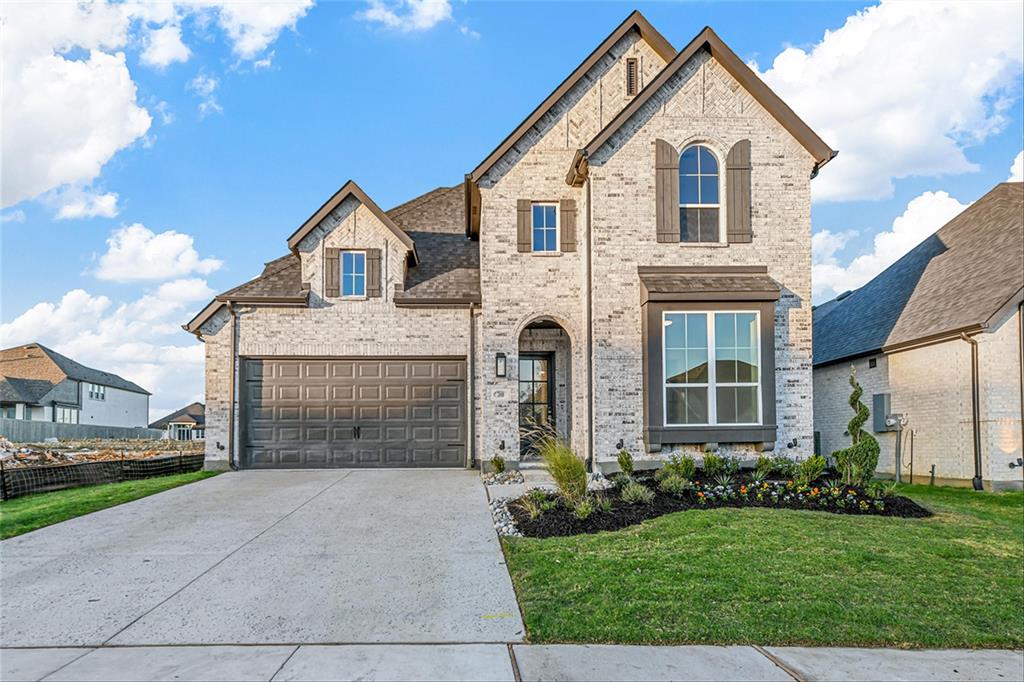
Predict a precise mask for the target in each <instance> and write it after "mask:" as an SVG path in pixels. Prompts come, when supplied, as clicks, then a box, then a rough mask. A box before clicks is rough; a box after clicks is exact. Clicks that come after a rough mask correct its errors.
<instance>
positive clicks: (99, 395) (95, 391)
mask: <svg viewBox="0 0 1024 682" xmlns="http://www.w3.org/2000/svg"><path fill="white" fill-rule="evenodd" d="M85 386H86V388H87V389H88V391H89V398H90V399H91V400H106V399H107V387H106V386H104V385H103V384H86V385H85Z"/></svg>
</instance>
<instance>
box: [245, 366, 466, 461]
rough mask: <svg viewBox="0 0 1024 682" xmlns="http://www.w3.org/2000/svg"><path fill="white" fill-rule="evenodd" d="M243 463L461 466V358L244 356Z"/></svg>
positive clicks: (463, 431)
mask: <svg viewBox="0 0 1024 682" xmlns="http://www.w3.org/2000/svg"><path fill="white" fill-rule="evenodd" d="M242 366H243V370H242V376H243V377H244V382H243V383H244V385H243V387H242V390H241V396H240V397H241V398H242V400H243V401H244V402H243V406H242V410H243V415H242V424H243V429H242V441H243V443H242V445H243V448H242V465H243V466H247V467H254V468H274V467H281V468H302V467H310V468H322V467H388V466H391V467H400V466H406V467H408V466H461V465H463V464H464V462H465V457H466V445H465V439H466V428H465V423H464V414H465V406H464V402H465V381H464V380H463V377H464V375H465V363H464V362H462V361H458V360H432V359H425V358H424V359H417V360H392V359H386V358H384V359H337V360H332V359H316V360H296V359H288V360H250V359H244V360H243V363H242Z"/></svg>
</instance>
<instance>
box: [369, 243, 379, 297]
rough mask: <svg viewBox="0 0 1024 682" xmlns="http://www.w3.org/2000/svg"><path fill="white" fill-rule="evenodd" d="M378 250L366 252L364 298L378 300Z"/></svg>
mask: <svg viewBox="0 0 1024 682" xmlns="http://www.w3.org/2000/svg"><path fill="white" fill-rule="evenodd" d="M380 290H381V286H380V249H367V250H366V297H367V298H380Z"/></svg>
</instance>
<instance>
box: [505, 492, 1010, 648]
mask: <svg viewBox="0 0 1024 682" xmlns="http://www.w3.org/2000/svg"><path fill="white" fill-rule="evenodd" d="M901 492H902V493H903V494H905V495H908V496H909V497H911V498H913V499H914V500H916V501H917V502H918V503H920V504H923V505H924V506H926V507H928V508H929V509H931V510H932V511H934V512H935V513H936V515H935V516H934V517H933V518H930V519H900V518H889V517H880V516H843V515H835V514H828V513H824V512H807V511H791V510H781V509H717V510H707V511H699V510H692V511H686V512H680V513H676V514H669V515H666V516H662V517H659V518H657V519H653V520H651V521H648V522H645V523H643V524H641V525H639V526H636V527H633V528H628V529H624V530H620V531H616V532H611V533H599V534H596V535H584V536H574V537H563V538H548V539H543V540H539V539H532V538H506V539H504V540H503V545H504V548H505V555H506V558H507V561H508V565H509V569H510V571H511V573H512V580H513V583H514V584H515V588H516V593H517V594H518V597H519V604H520V607H521V608H522V611H523V617H524V620H525V622H526V627H527V633H528V636H529V639H530V641H532V642H617V643H629V644H632V643H683V642H685V643H705V644H726V643H753V644H774V645H783V644H807V645H848V646H882V645H885V646H903V647H1013V648H1021V647H1022V646H1024V494H1022V493H1019V492H1014V493H998V494H992V493H975V492H973V491H970V490H965V489H958V488H930V487H928V486H909V485H905V486H902V488H901Z"/></svg>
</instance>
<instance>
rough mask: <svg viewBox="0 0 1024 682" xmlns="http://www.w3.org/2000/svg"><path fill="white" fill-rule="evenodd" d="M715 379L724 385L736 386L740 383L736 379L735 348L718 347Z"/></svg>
mask: <svg viewBox="0 0 1024 682" xmlns="http://www.w3.org/2000/svg"><path fill="white" fill-rule="evenodd" d="M716 345H717V344H716ZM715 379H716V380H717V381H718V382H719V383H722V384H734V383H736V382H737V381H739V379H737V378H736V350H735V349H734V348H721V347H718V348H717V349H716V351H715Z"/></svg>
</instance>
